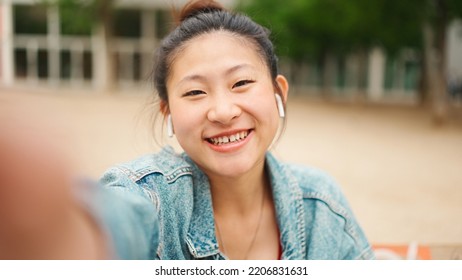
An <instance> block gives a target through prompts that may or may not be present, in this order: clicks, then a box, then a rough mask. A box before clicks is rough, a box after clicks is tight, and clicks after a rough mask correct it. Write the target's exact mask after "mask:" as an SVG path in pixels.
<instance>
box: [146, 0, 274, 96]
mask: <svg viewBox="0 0 462 280" xmlns="http://www.w3.org/2000/svg"><path fill="white" fill-rule="evenodd" d="M177 25H178V26H177V27H176V28H175V29H174V30H173V31H172V32H171V33H170V34H168V35H167V36H166V37H165V38H164V39H163V40H162V42H161V44H160V46H159V48H158V49H157V52H156V57H155V64H154V69H153V82H154V86H155V88H156V90H157V93H158V95H159V97H160V99H161V101H164V102H165V103H168V92H167V85H166V80H167V78H168V75H169V74H170V70H171V69H170V67H171V64H172V62H173V60H174V57H175V54H176V53H177V51H178V50H180V49H181V47H182V46H184V44H185V43H186V42H188V41H189V40H191V39H193V38H195V37H197V36H199V35H201V34H205V33H209V32H212V31H220V30H223V31H228V32H231V33H233V34H237V35H240V36H242V37H244V38H246V39H248V40H249V42H251V43H252V44H253V45H255V47H256V48H257V50H258V52H259V53H260V55H261V57H262V59H263V60H264V61H265V63H266V64H267V66H268V68H269V71H270V75H271V77H272V79H273V83H274V86H275V87H276V89H277V90H278V91H279V88H278V86H277V83H276V81H275V79H276V76H277V74H278V66H277V64H278V63H277V61H278V59H277V57H276V55H275V53H274V47H273V43H272V42H271V40H270V39H269V34H270V32H269V30H268V29H266V28H264V27H262V26H261V25H259V24H257V23H255V22H254V21H253V20H251V19H250V18H249V17H247V16H245V15H242V14H237V13H232V12H229V11H227V10H225V9H224V7H223V6H222V5H221V4H219V3H217V2H215V1H214V0H196V1H190V2H188V3H187V4H186V5H185V6H184V7H183V9H182V10H181V12H180V13H179V14H178V15H177Z"/></svg>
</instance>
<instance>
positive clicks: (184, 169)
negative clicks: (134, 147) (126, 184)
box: [102, 146, 192, 183]
mask: <svg viewBox="0 0 462 280" xmlns="http://www.w3.org/2000/svg"><path fill="white" fill-rule="evenodd" d="M191 170H192V168H191V164H190V163H189V161H188V159H187V157H186V156H185V155H184V154H177V153H175V151H174V150H173V148H172V147H170V146H167V147H164V148H162V150H161V151H160V152H158V153H153V154H147V155H143V156H140V157H138V158H136V159H134V160H131V161H127V162H123V163H119V164H116V165H114V166H112V167H111V168H109V169H108V170H107V171H106V172H105V173H104V174H103V176H102V178H103V180H104V179H105V178H108V177H114V176H117V177H120V176H125V177H128V179H129V180H130V181H132V182H134V183H135V182H137V181H139V180H141V179H143V178H144V177H146V176H149V175H152V174H159V175H161V176H164V177H165V178H166V180H167V181H169V180H172V179H174V178H176V177H177V176H179V175H181V174H185V173H188V174H189V173H191V172H192V171H191Z"/></svg>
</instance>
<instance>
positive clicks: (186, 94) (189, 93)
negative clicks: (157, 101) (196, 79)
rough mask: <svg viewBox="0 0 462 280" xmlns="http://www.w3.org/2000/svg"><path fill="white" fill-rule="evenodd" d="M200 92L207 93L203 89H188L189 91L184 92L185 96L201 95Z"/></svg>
mask: <svg viewBox="0 0 462 280" xmlns="http://www.w3.org/2000/svg"><path fill="white" fill-rule="evenodd" d="M200 94H205V92H204V91H202V90H191V91H188V92H187V93H185V94H183V96H196V95H200Z"/></svg>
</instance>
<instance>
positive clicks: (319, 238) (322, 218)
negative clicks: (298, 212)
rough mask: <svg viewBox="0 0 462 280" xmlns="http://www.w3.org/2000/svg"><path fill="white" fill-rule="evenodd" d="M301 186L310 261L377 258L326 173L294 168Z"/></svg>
mask: <svg viewBox="0 0 462 280" xmlns="http://www.w3.org/2000/svg"><path fill="white" fill-rule="evenodd" d="M292 172H293V173H294V174H296V176H297V178H298V180H299V182H300V183H301V185H302V190H303V197H304V201H305V214H306V217H307V223H306V227H307V233H308V240H309V245H310V246H311V248H309V249H308V252H307V254H308V257H307V258H309V259H343V260H354V259H374V258H375V256H374V253H373V251H372V249H371V246H370V244H369V241H368V240H367V237H366V235H365V233H364V231H363V230H362V228H361V226H360V225H359V223H358V221H357V219H356V217H355V215H354V213H353V211H352V209H351V207H350V205H349V203H348V201H347V199H346V197H345V195H344V194H343V192H342V190H341V188H340V187H339V186H338V184H337V183H336V182H335V180H334V179H333V178H332V177H331V176H329V175H327V174H326V173H324V172H323V171H320V170H317V169H313V168H310V169H308V168H306V167H301V166H292Z"/></svg>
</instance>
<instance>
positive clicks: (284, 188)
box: [185, 153, 306, 260]
mask: <svg viewBox="0 0 462 280" xmlns="http://www.w3.org/2000/svg"><path fill="white" fill-rule="evenodd" d="M185 158H186V160H187V161H188V162H189V163H190V164H191V166H192V169H193V171H192V174H193V185H194V194H193V200H194V201H193V202H194V207H193V213H192V217H191V224H190V226H189V231H188V235H187V240H186V242H187V244H188V248H189V251H190V253H191V254H192V255H193V256H194V257H195V258H205V257H210V256H213V255H217V257H218V258H220V257H221V258H223V256H221V254H220V251H219V248H218V241H217V238H216V235H215V221H214V216H213V207H212V196H211V192H210V184H209V180H208V178H207V176H206V175H205V174H204V173H203V172H202V171H201V170H200V169H199V167H198V166H197V165H196V164H195V163H194V162H193V161H192V160H191V159H190V158H189V157H187V156H185ZM266 166H267V170H268V173H269V176H270V181H271V187H272V190H273V198H274V204H275V209H276V215H277V220H278V226H279V231H280V240H281V245H282V249H283V254H282V258H283V259H299V260H300V259H304V258H305V252H306V249H305V247H306V240H305V236H306V235H305V219H304V211H303V196H302V192H301V189H300V187H299V186H298V182H297V181H296V179H295V178H294V176H292V175H291V174H290V172H289V171H288V170H287V169H286V168H285V166H283V165H281V164H280V163H279V162H278V161H277V160H276V159H275V158H274V157H273V156H272V155H271V154H270V153H267V155H266Z"/></svg>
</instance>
